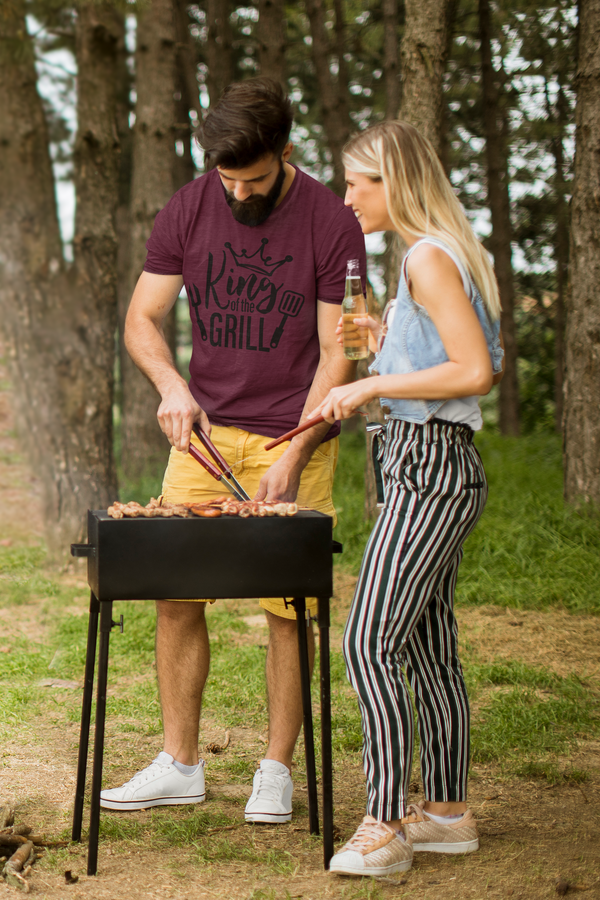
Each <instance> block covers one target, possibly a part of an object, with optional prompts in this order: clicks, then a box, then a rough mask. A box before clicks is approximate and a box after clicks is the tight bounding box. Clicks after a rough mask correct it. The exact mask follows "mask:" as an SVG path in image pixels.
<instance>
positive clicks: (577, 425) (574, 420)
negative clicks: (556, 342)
mask: <svg viewBox="0 0 600 900" xmlns="http://www.w3.org/2000/svg"><path fill="white" fill-rule="evenodd" d="M576 84H577V107H576V112H575V116H576V138H575V141H576V149H575V180H574V184H573V199H572V201H571V245H570V264H569V274H570V281H571V290H570V294H569V295H568V303H567V328H566V335H565V338H566V391H565V419H564V448H565V454H564V463H565V498H566V499H567V500H568V501H569V502H570V503H576V502H579V501H582V500H583V501H584V502H585V503H593V504H594V505H596V506H597V505H598V504H600V414H599V410H600V233H599V231H598V215H599V213H600V0H581V2H580V5H579V48H578V60H577V76H576Z"/></svg>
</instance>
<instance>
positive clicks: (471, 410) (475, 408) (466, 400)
mask: <svg viewBox="0 0 600 900" xmlns="http://www.w3.org/2000/svg"><path fill="white" fill-rule="evenodd" d="M420 244H433V245H434V246H435V247H439V248H440V250H443V251H444V253H447V254H448V256H449V257H450V259H451V260H452V262H453V263H454V264H455V266H456V268H457V269H458V271H459V273H460V277H461V278H462V283H463V287H464V289H465V293H466V295H467V297H468V298H469V300H470V299H471V298H472V295H473V292H472V290H471V280H470V278H469V275H468V273H467V270H466V269H465V267H464V265H463V264H462V262H461V261H460V259H459V258H458V256H457V255H456V253H454V251H453V250H451V249H450V247H448V246H447V245H446V244H444V243H443V242H442V241H440V240H437V239H436V238H428V237H425V238H421V240H419V241H417V242H416V243H415V244H413V245H412V247H411V248H410V250H409V253H411V252H412V251H413V250H415V249H416V248H417V247H418V246H419V245H420ZM409 253H407V254H406V256H405V257H404V262H403V265H405V264H406V260H407V259H408V256H409ZM435 418H436V419H443V420H444V422H460V423H461V424H463V425H468V426H469V428H472V429H473V431H481V429H482V428H483V418H482V416H481V410H480V408H479V395H475V396H473V397H453V399H452V400H447V401H446V403H444V405H443V406H440V408H439V409H438V411H437V412H436V414H435Z"/></svg>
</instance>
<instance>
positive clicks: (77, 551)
mask: <svg viewBox="0 0 600 900" xmlns="http://www.w3.org/2000/svg"><path fill="white" fill-rule="evenodd" d="M95 555H96V547H95V546H94V544H71V556H95Z"/></svg>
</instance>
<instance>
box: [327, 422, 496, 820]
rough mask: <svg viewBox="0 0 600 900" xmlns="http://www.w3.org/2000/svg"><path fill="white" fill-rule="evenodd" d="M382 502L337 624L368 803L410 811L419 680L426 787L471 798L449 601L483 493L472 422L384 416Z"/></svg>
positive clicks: (380, 811) (396, 813) (431, 793)
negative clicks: (358, 721) (344, 618)
mask: <svg viewBox="0 0 600 900" xmlns="http://www.w3.org/2000/svg"><path fill="white" fill-rule="evenodd" d="M379 458H380V462H381V468H382V474H383V479H384V485H385V506H384V509H383V510H382V512H381V514H380V516H379V519H378V521H377V523H376V525H375V528H374V530H373V533H372V534H371V536H370V538H369V541H368V543H367V547H366V549H365V555H364V558H363V561H362V566H361V571H360V575H359V578H358V582H357V586H356V593H355V595H354V600H353V603H352V608H351V610H350V616H349V619H348V623H347V625H346V631H345V634H344V645H343V649H344V658H345V660H346V665H347V669H348V677H349V679H350V682H351V684H352V686H353V687H354V689H355V690H356V692H357V694H358V700H359V705H360V711H361V717H362V726H363V734H364V745H363V763H364V768H365V774H366V777H367V812H368V813H370V814H371V815H372V816H374V817H375V818H376V819H379V820H381V821H391V820H394V819H400V818H402V817H403V816H404V815H405V814H406V798H407V795H408V786H409V781H410V768H411V761H412V753H413V739H414V738H413V727H414V726H413V722H414V718H413V710H412V704H411V700H410V695H409V691H408V686H407V683H406V679H405V677H404V672H403V668H405V669H406V678H407V679H408V683H409V684H410V687H411V688H412V690H413V692H414V697H415V703H416V709H417V717H418V729H419V738H420V753H421V771H422V778H423V788H424V792H425V798H426V799H427V800H431V801H436V802H447V801H460V800H466V791H467V771H468V764H469V702H468V699H467V692H466V688H465V684H464V679H463V674H462V669H461V665H460V662H459V659H458V646H457V637H458V629H457V624H456V619H455V617H454V612H453V602H454V590H455V586H456V575H457V570H458V566H459V563H460V560H461V558H462V545H463V543H464V541H465V539H466V538H467V536H468V535H469V533H470V532H471V531H472V530H473V528H474V527H475V524H476V523H477V520H478V519H479V517H480V515H481V513H482V511H483V508H484V506H485V501H486V498H487V482H486V478H485V472H484V470H483V464H482V462H481V458H480V456H479V454H478V452H477V450H476V449H475V447H474V446H473V443H472V431H471V429H470V428H468V427H466V426H463V425H453V424H451V423H442V422H441V421H440V420H433V421H431V422H428V423H427V424H425V425H415V424H413V423H411V422H404V421H401V420H397V419H392V420H388V423H387V431H386V434H385V439H384V442H383V448H380V452H379Z"/></svg>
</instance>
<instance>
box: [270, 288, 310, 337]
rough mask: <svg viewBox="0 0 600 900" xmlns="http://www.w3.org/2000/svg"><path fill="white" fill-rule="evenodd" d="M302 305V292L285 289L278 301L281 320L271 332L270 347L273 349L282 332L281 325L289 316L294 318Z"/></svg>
mask: <svg viewBox="0 0 600 900" xmlns="http://www.w3.org/2000/svg"><path fill="white" fill-rule="evenodd" d="M303 305H304V294H296V293H295V292H294V291H286V292H285V294H284V295H283V297H282V298H281V300H280V301H279V312H280V313H281V315H282V319H281V322H280V323H279V325H278V326H277V328H276V329H275V331H274V332H273V337H272V338H271V349H272V350H275V348H276V347H277V345H278V344H279V341H280V340H281V335H282V334H283V326H284V325H285V323H286V322H287V320H288V319H289V318H292V319H295V318H296V316H297V315H298V313H299V312H300V310H301V309H302V307H303Z"/></svg>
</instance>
